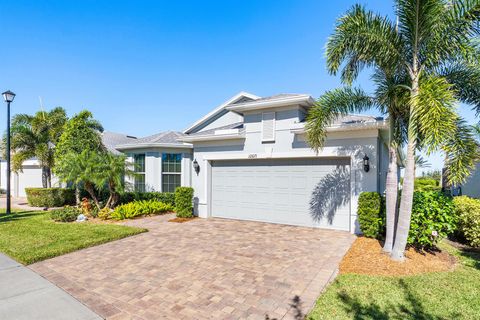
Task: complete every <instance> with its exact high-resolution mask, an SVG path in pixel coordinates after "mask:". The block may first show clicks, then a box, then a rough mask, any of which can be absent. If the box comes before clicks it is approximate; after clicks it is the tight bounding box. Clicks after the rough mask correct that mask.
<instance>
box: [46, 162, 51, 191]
mask: <svg viewBox="0 0 480 320" xmlns="http://www.w3.org/2000/svg"><path fill="white" fill-rule="evenodd" d="M46 170H47V188H51V187H52V169H50V167H47V169H46Z"/></svg>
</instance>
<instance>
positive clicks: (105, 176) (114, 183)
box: [94, 152, 135, 208]
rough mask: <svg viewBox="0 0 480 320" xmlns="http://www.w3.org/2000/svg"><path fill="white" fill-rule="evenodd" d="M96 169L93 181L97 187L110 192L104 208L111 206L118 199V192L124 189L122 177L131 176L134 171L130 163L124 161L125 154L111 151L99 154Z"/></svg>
mask: <svg viewBox="0 0 480 320" xmlns="http://www.w3.org/2000/svg"><path fill="white" fill-rule="evenodd" d="M97 162H98V171H97V172H95V175H94V182H95V184H96V186H97V188H99V189H100V188H104V187H105V186H106V187H107V188H108V191H109V193H110V195H109V197H108V200H107V202H106V203H105V207H106V208H113V207H114V206H115V204H116V203H117V202H118V199H119V192H122V191H123V190H124V177H125V176H133V175H134V174H135V173H134V171H133V170H131V169H130V168H131V167H132V164H130V163H128V162H127V161H126V156H125V155H115V154H113V153H110V152H108V153H104V154H99V157H98V159H97Z"/></svg>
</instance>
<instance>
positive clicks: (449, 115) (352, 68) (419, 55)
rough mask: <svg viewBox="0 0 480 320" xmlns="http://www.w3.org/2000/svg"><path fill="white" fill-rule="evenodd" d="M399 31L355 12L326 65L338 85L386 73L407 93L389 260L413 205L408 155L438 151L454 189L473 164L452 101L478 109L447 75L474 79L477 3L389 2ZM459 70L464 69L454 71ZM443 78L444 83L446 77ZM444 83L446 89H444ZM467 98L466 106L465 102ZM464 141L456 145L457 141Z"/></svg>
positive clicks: (467, 135)
mask: <svg viewBox="0 0 480 320" xmlns="http://www.w3.org/2000/svg"><path fill="white" fill-rule="evenodd" d="M395 6H396V12H397V15H398V23H397V24H395V23H394V22H392V21H390V20H389V19H388V18H386V17H382V16H379V15H376V14H374V13H373V12H370V11H367V10H365V9H364V8H363V7H362V6H359V5H356V6H354V7H353V8H352V9H351V10H350V11H348V12H347V14H346V15H345V16H343V17H342V18H340V19H339V22H338V24H337V26H336V29H335V32H334V33H333V35H332V36H331V38H330V39H329V41H328V44H327V65H328V69H329V71H330V72H331V73H332V74H336V73H337V72H338V71H339V70H340V69H342V73H341V78H342V81H343V82H345V83H351V82H352V81H353V80H355V79H356V78H357V76H358V74H359V73H360V71H361V70H362V69H363V68H364V67H376V68H380V69H382V68H386V67H387V68H388V66H394V70H395V72H398V73H399V74H405V75H406V83H405V84H403V85H402V87H404V88H406V89H408V91H409V97H408V103H407V104H406V105H405V106H404V107H405V111H404V112H405V114H406V115H407V120H408V121H407V127H406V131H407V136H406V137H407V156H406V163H405V173H404V184H403V191H402V198H401V200H400V210H399V216H398V223H397V226H396V232H395V239H394V245H393V249H392V254H391V256H392V258H393V259H395V260H403V259H404V257H403V254H404V251H405V247H406V243H407V237H408V232H409V228H410V217H411V209H412V202H413V189H414V178H415V154H416V151H417V150H418V149H423V150H425V151H426V152H427V153H430V152H433V151H436V150H443V151H444V152H445V153H446V154H447V159H448V162H449V167H450V168H452V170H450V171H449V172H448V178H449V179H450V180H451V181H452V182H456V183H458V182H461V181H463V180H464V179H465V178H466V177H467V176H468V174H469V170H470V169H471V168H473V165H474V161H475V158H476V157H477V156H478V155H477V154H476V153H477V151H476V148H472V143H471V141H472V132H471V129H469V128H467V127H466V126H465V125H464V122H463V121H462V119H461V118H460V117H459V115H458V114H457V112H456V110H455V106H456V102H457V99H462V100H463V101H466V102H472V101H478V100H479V99H478V97H477V98H475V97H474V94H475V90H474V89H473V86H472V85H470V86H468V89H467V90H465V91H462V90H460V86H459V83H460V82H461V79H462V78H463V79H465V78H468V76H467V77H465V76H463V77H456V78H457V79H459V78H460V79H459V80H460V81H458V83H454V82H455V81H454V80H452V78H455V77H454V76H452V75H453V74H455V73H454V72H451V71H452V70H457V71H458V70H460V69H461V70H462V72H464V73H463V75H465V74H469V73H471V74H472V76H473V73H472V72H471V71H472V69H473V70H477V71H478V64H479V61H478V47H477V46H476V45H475V44H473V42H472V38H473V37H474V36H476V35H478V34H479V31H480V29H479V24H478V22H479V18H480V0H456V1H446V0H396V1H395ZM460 66H463V69H462V68H460ZM449 76H450V77H449ZM449 80H450V82H449ZM469 95H470V99H468V96H469ZM462 138H463V139H466V140H465V142H462V141H461V139H462Z"/></svg>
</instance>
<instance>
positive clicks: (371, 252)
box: [340, 237, 456, 276]
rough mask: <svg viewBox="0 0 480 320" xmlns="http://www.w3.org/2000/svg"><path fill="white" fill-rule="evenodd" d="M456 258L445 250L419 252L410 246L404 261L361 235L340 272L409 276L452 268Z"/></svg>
mask: <svg viewBox="0 0 480 320" xmlns="http://www.w3.org/2000/svg"><path fill="white" fill-rule="evenodd" d="M455 266H456V259H455V257H453V256H452V255H450V254H448V253H447V252H444V251H433V252H425V251H421V252H420V251H417V250H415V249H414V248H409V249H408V250H407V252H406V253H405V261H404V262H396V261H393V260H392V259H390V256H389V255H388V254H385V253H384V252H383V251H382V243H380V242H379V241H378V240H376V239H370V238H365V237H358V238H357V239H356V240H355V242H354V243H353V245H352V247H351V248H350V250H349V251H348V252H347V254H346V255H345V257H344V258H343V260H342V262H341V263H340V273H356V274H367V275H381V276H406V275H414V274H419V273H427V272H439V271H451V270H453V269H454V268H455Z"/></svg>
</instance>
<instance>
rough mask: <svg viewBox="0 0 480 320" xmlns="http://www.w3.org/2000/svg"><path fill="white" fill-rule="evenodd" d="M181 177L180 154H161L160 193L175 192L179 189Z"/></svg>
mask: <svg viewBox="0 0 480 320" xmlns="http://www.w3.org/2000/svg"><path fill="white" fill-rule="evenodd" d="M181 176H182V154H180V153H164V154H162V191H163V192H175V189H176V188H177V187H180V185H181V183H180V179H181Z"/></svg>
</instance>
